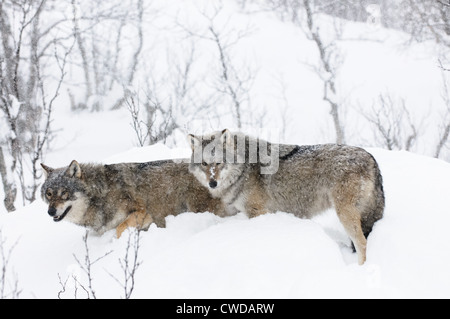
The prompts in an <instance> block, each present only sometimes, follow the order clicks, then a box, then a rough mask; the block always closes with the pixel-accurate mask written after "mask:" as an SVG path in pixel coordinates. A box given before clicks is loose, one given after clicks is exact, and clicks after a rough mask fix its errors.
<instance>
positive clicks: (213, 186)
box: [209, 180, 217, 188]
mask: <svg viewBox="0 0 450 319" xmlns="http://www.w3.org/2000/svg"><path fill="white" fill-rule="evenodd" d="M209 187H211V188H216V187H217V181H214V180H212V181H210V182H209Z"/></svg>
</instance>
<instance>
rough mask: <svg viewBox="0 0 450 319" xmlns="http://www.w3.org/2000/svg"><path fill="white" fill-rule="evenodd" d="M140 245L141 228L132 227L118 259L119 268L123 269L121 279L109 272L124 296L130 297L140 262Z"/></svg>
mask: <svg viewBox="0 0 450 319" xmlns="http://www.w3.org/2000/svg"><path fill="white" fill-rule="evenodd" d="M140 247H141V230H139V229H134V230H133V231H130V232H129V235H128V241H127V246H126V248H125V256H124V257H123V258H121V259H119V264H120V268H121V269H122V271H123V278H122V280H120V279H118V278H117V277H116V276H114V275H112V274H110V276H111V277H112V278H113V279H114V280H115V281H116V282H117V283H118V284H119V285H120V286H121V287H122V289H123V292H124V298H125V299H130V298H131V296H132V294H133V291H134V287H135V282H136V272H137V270H138V269H139V267H140V266H141V264H142V262H141V261H140V260H139V249H140Z"/></svg>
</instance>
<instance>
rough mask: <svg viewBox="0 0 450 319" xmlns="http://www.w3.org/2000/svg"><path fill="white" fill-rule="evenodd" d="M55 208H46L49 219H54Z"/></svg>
mask: <svg viewBox="0 0 450 319" xmlns="http://www.w3.org/2000/svg"><path fill="white" fill-rule="evenodd" d="M56 212H57V211H56V208H55V207H49V208H48V214H49V215H50V216H51V217H54V216H55V215H56Z"/></svg>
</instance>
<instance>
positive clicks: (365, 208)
mask: <svg viewBox="0 0 450 319" xmlns="http://www.w3.org/2000/svg"><path fill="white" fill-rule="evenodd" d="M188 138H189V141H190V143H191V146H192V150H193V153H192V158H191V164H190V167H189V169H190V171H191V172H192V173H193V175H194V176H196V177H197V179H198V180H199V181H200V183H202V184H203V185H204V186H205V187H207V188H208V189H209V191H210V193H211V195H212V196H213V197H215V198H221V199H222V201H223V202H224V204H226V205H231V206H233V207H234V208H236V209H237V210H239V211H242V212H245V213H246V214H247V215H248V216H249V217H255V216H258V215H261V214H265V213H268V212H276V211H283V212H288V213H292V214H294V215H296V216H299V217H301V218H311V217H313V216H315V215H317V214H319V213H320V212H323V211H325V210H327V209H329V208H334V209H335V210H336V213H337V215H338V217H339V220H340V222H341V223H342V224H343V226H344V228H345V230H346V232H347V234H348V236H349V237H350V239H351V240H352V244H353V247H354V249H355V250H356V252H357V254H358V262H359V264H363V263H364V262H365V260H366V244H367V241H366V239H367V236H368V235H369V233H370V232H371V230H372V227H373V225H374V223H375V222H376V221H377V220H379V219H380V218H382V216H383V211H384V192H383V182H382V176H381V173H380V170H379V168H378V164H377V162H376V161H375V159H374V158H373V156H372V155H371V154H369V153H368V152H366V151H365V150H363V149H361V148H358V147H351V146H345V145H335V144H329V145H314V146H296V145H283V144H271V143H268V142H266V141H262V140H259V139H255V138H250V137H248V136H245V135H243V134H241V133H237V134H234V133H231V132H230V131H228V130H224V131H222V132H215V133H213V134H210V135H205V136H194V135H189V136H188ZM261 142H264V143H261ZM261 145H263V147H264V148H266V149H265V151H266V152H268V153H270V152H272V154H271V156H270V158H272V159H273V158H274V154H276V155H277V157H276V160H277V163H276V164H277V165H276V166H275V167H276V168H277V171H276V172H272V173H271V174H263V173H261V172H262V168H264V166H267V165H266V164H264V163H263V162H262V161H261V159H262V156H261V154H262V153H261ZM252 149H253V152H257V154H256V155H255V154H252ZM199 154H200V155H201V160H199V158H200V157H199V156H198V155H199ZM252 158H253V159H256V160H253V161H252V160H251V159H252Z"/></svg>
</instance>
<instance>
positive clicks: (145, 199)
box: [41, 160, 225, 237]
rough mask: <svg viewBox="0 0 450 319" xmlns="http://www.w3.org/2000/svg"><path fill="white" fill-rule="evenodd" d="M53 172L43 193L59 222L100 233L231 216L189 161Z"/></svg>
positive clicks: (85, 166) (73, 165) (82, 166)
mask: <svg viewBox="0 0 450 319" xmlns="http://www.w3.org/2000/svg"><path fill="white" fill-rule="evenodd" d="M41 165H42V167H43V168H44V170H45V171H46V173H47V178H46V181H45V182H44V184H43V186H42V188H41V193H42V197H43V199H44V200H45V201H46V202H47V203H48V204H49V209H48V214H49V215H50V216H52V217H53V220H54V221H55V222H59V221H61V220H63V219H65V220H67V221H70V222H73V223H75V224H78V225H81V226H85V227H88V228H91V229H93V230H94V231H96V232H97V233H98V234H103V233H104V232H105V231H108V230H111V229H114V228H115V229H116V234H117V237H120V235H121V234H122V232H123V231H124V230H125V229H126V228H128V227H137V228H140V229H147V228H148V227H149V226H150V224H151V223H152V222H154V223H156V225H157V226H158V227H165V217H166V216H168V215H177V214H179V213H183V212H187V211H189V212H206V211H209V212H212V213H215V214H217V215H220V216H224V215H225V210H224V209H223V204H222V203H221V201H220V200H218V199H214V198H212V197H211V195H210V194H209V193H208V191H207V190H206V189H205V188H204V187H203V186H202V185H201V184H200V183H199V182H198V181H197V180H196V179H195V178H194V177H193V176H192V175H191V174H190V173H189V169H188V165H189V164H187V163H175V162H174V161H170V160H168V161H156V162H148V163H140V164H125V163H123V164H114V165H92V164H78V162H76V161H73V162H72V163H71V164H70V165H69V166H68V167H64V168H58V169H53V168H50V167H48V166H46V165H44V164H41Z"/></svg>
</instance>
